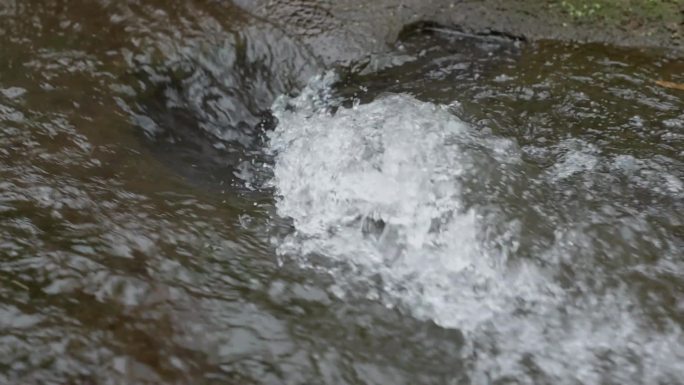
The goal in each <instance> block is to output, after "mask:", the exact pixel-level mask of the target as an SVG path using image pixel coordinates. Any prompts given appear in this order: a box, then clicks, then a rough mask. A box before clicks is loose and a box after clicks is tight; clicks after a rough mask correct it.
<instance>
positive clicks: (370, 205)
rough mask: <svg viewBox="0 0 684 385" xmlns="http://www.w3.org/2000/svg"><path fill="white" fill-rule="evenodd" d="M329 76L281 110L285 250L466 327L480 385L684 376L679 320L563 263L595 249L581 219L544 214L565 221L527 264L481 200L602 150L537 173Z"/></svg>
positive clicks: (517, 234)
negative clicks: (347, 101)
mask: <svg viewBox="0 0 684 385" xmlns="http://www.w3.org/2000/svg"><path fill="white" fill-rule="evenodd" d="M334 80H335V79H334V77H333V76H332V75H327V76H324V77H318V78H316V79H314V81H312V83H311V85H310V86H309V87H308V88H307V89H305V90H304V91H303V92H302V94H301V96H299V97H297V98H294V99H287V98H281V99H279V100H278V101H277V102H276V103H275V105H274V107H273V110H274V114H275V115H276V117H277V119H278V121H279V124H278V126H277V128H276V129H275V131H274V132H273V133H272V134H271V136H270V146H271V150H272V151H273V152H274V153H275V154H276V158H275V159H276V160H275V165H274V178H273V184H274V185H275V187H276V188H277V192H278V195H279V199H278V202H277V210H278V213H279V215H281V216H283V217H288V218H291V219H292V222H293V224H294V232H293V233H292V234H290V235H289V236H287V237H286V238H285V239H284V240H282V242H280V245H279V249H278V251H279V253H280V254H283V255H291V256H295V257H299V258H302V260H306V259H307V256H308V257H312V256H322V257H323V259H324V260H325V259H328V260H331V261H332V262H335V263H337V264H338V265H335V264H334V263H333V264H332V265H327V264H322V265H320V266H318V267H321V268H326V269H329V271H330V272H331V274H332V275H334V276H335V278H336V280H337V281H338V282H337V284H338V285H339V286H340V287H346V288H347V294H348V295H354V294H353V293H349V291H350V290H351V288H353V287H358V285H354V283H357V284H358V283H359V282H362V283H363V282H365V283H366V284H367V285H373V283H372V282H375V281H376V278H378V277H379V281H380V282H381V283H380V284H379V287H378V288H377V291H376V292H375V294H374V297H373V298H382V300H383V301H385V303H386V304H387V305H388V306H394V305H398V306H399V307H400V308H402V309H406V310H408V311H409V312H410V313H411V314H412V315H413V316H415V317H417V318H421V319H431V320H433V321H435V322H436V323H437V324H439V325H441V326H443V327H445V328H454V329H458V330H460V331H461V332H462V333H463V334H464V336H465V338H466V345H465V346H464V348H463V351H462V354H463V357H464V359H465V360H466V362H467V363H468V365H469V366H468V368H469V369H468V375H469V377H470V381H471V382H472V383H477V384H488V383H494V382H496V381H511V380H512V381H514V382H517V383H539V382H540V381H541V382H543V383H547V382H548V383H554V384H576V383H585V384H604V383H615V384H628V383H635V384H636V383H677V381H680V378H681V374H682V373H681V369H682V368H681V366H679V365H680V363H681V362H682V360H684V348H683V346H684V345H683V344H682V342H683V340H682V334H681V328H680V326H679V325H677V324H675V323H668V324H666V325H663V326H662V327H660V328H657V329H656V328H654V327H652V326H651V325H649V324H648V320H647V319H646V318H645V317H643V316H642V314H641V313H640V310H639V303H638V301H636V300H635V299H634V298H633V294H632V293H631V292H630V290H629V288H628V287H625V285H624V284H610V283H593V284H592V282H593V281H594V280H595V279H597V276H596V275H592V272H591V271H587V272H581V273H573V274H574V275H573V276H572V277H571V278H570V279H568V277H567V275H568V273H567V264H568V263H569V262H572V261H573V260H576V258H580V257H582V255H583V254H589V252H588V250H587V248H589V247H591V242H592V240H591V239H589V238H590V237H589V235H587V234H586V233H585V229H584V228H583V226H582V225H581V224H579V223H574V222H570V223H558V220H557V218H552V217H550V216H547V217H542V218H543V219H544V220H545V221H546V222H545V223H543V224H542V225H543V226H549V227H552V226H557V228H556V229H555V230H554V231H553V234H554V238H553V240H552V241H551V242H549V244H548V245H547V246H546V247H544V248H537V249H535V250H537V251H536V254H533V255H532V254H530V251H529V250H532V249H530V248H526V249H525V248H521V247H520V244H521V242H522V238H523V235H522V233H523V232H524V231H525V229H524V226H525V225H526V224H525V222H524V221H522V220H519V219H516V218H511V217H510V216H506V215H504V214H502V213H503V212H504V211H506V210H507V208H506V207H498V205H499V204H497V202H496V201H495V200H491V199H490V200H487V199H485V198H483V199H478V197H480V196H481V195H484V194H487V193H488V191H489V190H491V188H492V187H491V186H495V187H496V188H495V191H496V192H497V194H499V195H505V194H515V193H516V190H515V187H511V186H515V185H520V184H524V185H529V186H536V187H527V188H528V189H534V188H546V187H548V186H555V185H558V184H559V183H562V181H564V180H566V179H568V178H573V177H574V176H576V175H577V174H582V173H587V172H592V170H594V169H595V168H596V167H598V163H599V158H598V157H597V156H595V155H594V154H593V153H591V151H589V153H587V151H584V152H583V151H582V150H581V148H580V149H577V147H582V144H581V143H580V144H577V143H575V142H573V141H569V142H567V143H566V144H565V145H564V146H565V147H566V148H568V150H567V151H566V152H565V155H563V156H561V157H559V159H558V162H557V164H555V165H554V166H553V167H551V168H550V169H549V170H548V172H547V173H543V172H536V173H535V172H533V169H532V168H531V167H530V166H529V165H527V164H525V162H524V161H523V158H522V155H521V151H520V149H519V148H518V146H517V144H516V143H515V141H513V140H510V139H506V138H500V137H495V136H493V135H491V134H487V133H485V132H483V131H482V130H478V129H476V128H475V127H473V126H471V125H469V124H467V123H464V122H463V121H461V120H460V119H458V118H457V117H456V116H455V115H454V114H453V113H452V112H451V111H450V108H449V107H448V106H441V105H435V104H431V103H426V102H421V101H418V100H416V99H414V98H413V97H411V96H408V95H405V94H389V95H383V96H380V97H379V98H377V99H376V100H374V101H372V102H370V103H368V104H363V105H354V106H353V107H351V108H344V107H341V105H340V103H339V101H337V100H335V98H333V97H332V96H331V95H332V93H331V90H330V87H331V84H332V83H333V82H334ZM585 147H587V146H585ZM588 147H589V148H590V149H591V146H588ZM613 163H615V162H613ZM623 163H624V162H623ZM528 179H529V180H528ZM526 191H528V190H526ZM523 195H524V194H523ZM529 206H530V207H532V208H534V207H533V206H534V205H533V204H532V202H530V203H529ZM618 227H619V226H618ZM597 253H598V252H597ZM591 257H592V258H597V256H591ZM583 263H587V261H584V262H583ZM339 264H342V265H346V267H347V268H349V267H351V270H352V271H353V273H349V270H348V269H347V270H344V269H340V268H338V266H339ZM597 270H598V269H597ZM345 272H346V273H345ZM599 279H604V280H605V281H606V282H610V277H609V276H608V277H603V276H602V277H599ZM592 285H593V286H592ZM369 292H372V290H370V291H369Z"/></svg>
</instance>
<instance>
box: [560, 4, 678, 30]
mask: <svg viewBox="0 0 684 385" xmlns="http://www.w3.org/2000/svg"><path fill="white" fill-rule="evenodd" d="M551 6H552V7H555V8H557V9H559V10H560V11H561V12H562V13H563V14H565V15H566V16H568V17H569V19H570V20H569V21H572V22H606V23H609V24H611V25H616V24H617V25H626V24H629V23H630V22H631V23H634V24H636V25H639V24H642V23H644V22H655V21H661V22H663V23H676V22H677V20H681V17H682V11H684V3H683V2H682V1H681V0H561V1H553V2H552V3H551Z"/></svg>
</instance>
